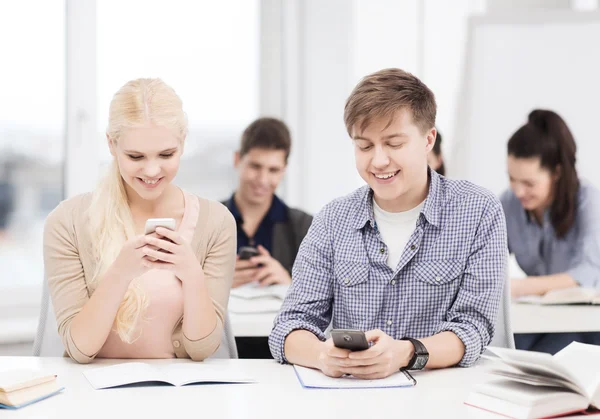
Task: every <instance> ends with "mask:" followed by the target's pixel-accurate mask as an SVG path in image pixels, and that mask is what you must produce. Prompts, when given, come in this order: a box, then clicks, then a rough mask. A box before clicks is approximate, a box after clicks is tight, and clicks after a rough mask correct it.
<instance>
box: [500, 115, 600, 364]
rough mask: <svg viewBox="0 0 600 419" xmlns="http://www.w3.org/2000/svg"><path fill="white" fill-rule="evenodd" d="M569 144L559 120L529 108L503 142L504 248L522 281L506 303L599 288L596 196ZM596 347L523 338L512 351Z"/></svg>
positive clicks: (558, 336)
mask: <svg viewBox="0 0 600 419" xmlns="http://www.w3.org/2000/svg"><path fill="white" fill-rule="evenodd" d="M575 154H576V145H575V140H574V139H573V135H572V134H571V131H570V130H569V128H568V127H567V124H566V123H565V122H564V121H563V119H562V118H561V117H560V116H559V115H557V114H556V113H554V112H552V111H546V110H534V111H532V112H531V113H530V114H529V119H528V122H527V123H526V124H525V125H524V126H522V127H521V128H519V130H517V132H515V133H514V134H513V136H512V137H511V138H510V140H509V141H508V174H509V177H510V185H511V190H509V191H507V192H505V193H504V194H503V195H502V197H501V201H502V205H503V207H504V212H505V214H506V222H507V228H508V246H509V250H510V252H511V253H514V254H515V257H516V259H517V262H518V263H519V266H520V267H521V269H522V270H523V271H524V272H525V273H526V274H527V275H528V277H527V278H526V279H520V280H519V279H516V280H512V282H511V293H512V296H513V297H519V296H523V295H543V294H545V293H546V292H548V291H550V290H556V289H561V288H569V287H578V286H581V287H589V288H598V287H600V194H599V192H598V190H596V189H595V188H593V187H592V186H590V185H588V184H586V183H582V182H581V181H580V180H579V178H578V176H577V170H576V168H575ZM574 340H576V341H579V342H584V343H595V344H600V333H553V334H543V333H536V334H522V335H516V336H515V343H516V345H517V348H518V349H527V350H533V351H540V352H548V353H551V354H554V353H556V352H557V351H559V350H560V349H562V348H563V347H565V346H566V345H568V344H569V343H571V342H572V341H574Z"/></svg>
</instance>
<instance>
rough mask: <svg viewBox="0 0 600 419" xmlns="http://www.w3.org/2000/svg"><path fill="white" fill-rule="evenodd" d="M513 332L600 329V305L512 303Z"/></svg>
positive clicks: (592, 330) (557, 331) (589, 330)
mask: <svg viewBox="0 0 600 419" xmlns="http://www.w3.org/2000/svg"><path fill="white" fill-rule="evenodd" d="M511 316H512V328H513V333H562V332H598V331H600V305H589V306H588V305H570V306H541V305H535V304H512V307H511Z"/></svg>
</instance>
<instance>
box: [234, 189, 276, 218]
mask: <svg viewBox="0 0 600 419" xmlns="http://www.w3.org/2000/svg"><path fill="white" fill-rule="evenodd" d="M234 197H235V193H234V194H233V195H231V198H229V199H228V200H227V202H226V204H225V206H226V207H227V208H228V209H229V212H231V215H233V218H235V219H236V220H237V221H240V222H243V221H244V219H243V217H242V213H241V212H240V210H239V209H238V207H237V205H236V204H235V199H234ZM265 218H266V219H267V220H269V221H271V222H272V223H282V222H286V221H287V219H288V207H287V205H286V204H285V203H284V202H283V201H282V200H281V199H279V197H277V195H273V200H272V201H271V206H270V207H269V211H267V214H266V215H265Z"/></svg>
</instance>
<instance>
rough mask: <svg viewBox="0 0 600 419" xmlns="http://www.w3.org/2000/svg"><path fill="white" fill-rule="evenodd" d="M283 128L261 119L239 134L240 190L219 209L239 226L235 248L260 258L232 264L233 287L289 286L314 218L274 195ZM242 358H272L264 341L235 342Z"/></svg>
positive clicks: (287, 140) (286, 135)
mask: <svg viewBox="0 0 600 419" xmlns="http://www.w3.org/2000/svg"><path fill="white" fill-rule="evenodd" d="M290 149H291V137H290V132H289V130H288V128H287V126H286V125H285V124H284V123H283V122H282V121H280V120H278V119H275V118H260V119H257V120H256V121H254V122H253V123H252V124H250V125H249V126H248V127H247V128H246V130H245V131H244V133H243V134H242V140H241V144H240V149H239V150H238V151H237V152H236V153H235V167H236V169H237V170H238V172H239V185H238V188H237V189H236V191H235V192H234V193H233V195H232V196H231V197H230V198H229V199H228V200H227V201H225V202H223V204H225V205H226V206H227V208H229V211H231V213H232V214H233V216H234V218H235V220H236V222H237V247H238V253H239V249H240V248H242V247H246V246H250V247H253V248H255V249H256V250H257V252H258V256H255V257H252V258H251V259H250V260H241V259H240V258H239V256H238V260H237V261H236V267H235V274H234V278H233V287H234V288H235V287H239V286H241V285H244V284H248V283H252V282H258V283H259V284H261V285H271V284H289V283H291V282H292V279H291V270H292V266H293V264H294V260H295V259H296V254H297V253H298V248H299V247H300V243H301V242H302V239H304V236H305V235H306V233H307V232H308V228H309V227H310V224H311V222H312V216H311V215H309V214H307V213H305V212H303V211H300V210H298V209H294V208H290V207H288V206H287V205H286V204H285V203H284V202H283V201H282V200H281V199H280V198H279V197H277V195H275V190H276V189H277V187H278V186H279V184H280V183H281V180H282V179H283V176H284V174H285V169H286V167H287V160H288V157H289V155H290ZM237 342H238V351H239V355H240V357H241V358H263V357H268V358H270V357H271V355H270V352H269V349H268V344H267V338H266V337H265V338H264V339H263V338H238V339H237Z"/></svg>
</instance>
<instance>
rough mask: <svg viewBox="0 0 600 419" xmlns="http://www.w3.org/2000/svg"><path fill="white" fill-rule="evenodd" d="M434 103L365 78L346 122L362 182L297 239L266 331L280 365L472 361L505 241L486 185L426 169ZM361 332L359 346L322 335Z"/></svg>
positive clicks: (487, 319) (406, 81)
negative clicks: (281, 298) (288, 276)
mask: <svg viewBox="0 0 600 419" xmlns="http://www.w3.org/2000/svg"><path fill="white" fill-rule="evenodd" d="M435 116H436V102H435V98H434V95H433V93H432V92H431V90H429V88H428V87H427V86H426V85H425V84H423V83H422V82H421V81H420V80H419V79H418V78H416V77H415V76H413V75H412V74H409V73H407V72H405V71H403V70H400V69H386V70H381V71H379V72H376V73H374V74H371V75H369V76H367V77H365V78H364V79H363V80H362V81H361V82H360V83H359V84H358V85H357V86H356V87H355V88H354V90H353V92H352V93H351V94H350V97H349V98H348V100H347V102H346V107H345V112H344V120H345V124H346V128H347V130H348V134H349V135H350V137H351V138H352V142H353V146H354V150H355V162H356V169H357V170H358V172H359V174H360V176H361V177H362V178H363V179H364V181H365V182H366V183H367V185H365V186H363V187H361V188H359V189H358V190H356V191H355V192H353V193H351V194H350V195H348V196H345V197H342V198H339V199H336V200H334V201H333V202H331V203H330V204H328V205H327V206H325V207H324V208H323V209H322V210H321V212H320V213H319V214H318V215H317V216H316V217H315V219H314V221H313V224H312V226H311V228H310V230H309V232H308V234H307V236H306V237H305V239H304V241H303V242H302V245H301V247H300V250H299V253H298V256H297V258H296V262H295V264H294V268H293V272H292V277H293V279H294V280H293V281H292V285H291V288H290V291H289V293H288V295H287V297H286V299H285V302H284V304H283V307H282V310H281V312H280V313H279V315H278V317H277V319H276V321H275V325H274V328H273V330H272V332H271V336H270V340H269V343H270V347H271V352H272V353H273V356H274V358H275V359H277V360H278V361H279V362H289V363H293V364H299V365H303V366H308V367H311V368H317V369H320V370H321V371H323V372H324V373H325V374H327V375H329V376H333V377H339V376H341V375H343V374H352V375H354V376H356V377H358V378H364V379H372V378H382V377H386V376H389V375H391V374H393V373H394V372H396V371H398V370H399V369H400V368H407V369H420V368H423V367H425V366H426V367H427V368H443V367H449V366H453V365H459V366H469V365H472V364H473V363H474V362H475V361H477V359H479V356H480V355H481V353H482V352H483V350H484V348H485V346H486V345H488V344H489V343H490V341H491V339H492V337H493V335H494V325H495V321H496V316H497V313H498V307H499V302H500V297H501V293H502V287H503V281H504V278H505V269H506V259H507V243H506V226H505V219H504V213H503V211H502V206H501V204H500V202H499V201H498V199H497V198H496V197H495V196H494V195H493V194H492V193H490V192H488V191H486V190H485V189H483V188H481V187H478V186H476V185H473V184H472V183H469V182H466V181H456V180H449V179H446V178H444V177H441V176H440V175H438V174H437V173H436V172H435V171H433V170H430V169H429V168H428V166H427V154H428V153H429V152H430V151H431V149H432V148H433V146H434V144H435V138H436V130H435V128H434V127H435ZM331 322H332V326H333V328H334V329H360V330H363V331H365V332H366V335H367V339H368V340H369V341H370V342H371V343H372V345H371V347H370V348H369V349H368V350H365V351H359V352H349V351H348V350H345V349H340V348H336V347H334V346H333V343H332V341H331V339H326V338H325V334H324V331H325V329H326V328H327V327H328V325H329V324H330V323H331Z"/></svg>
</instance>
